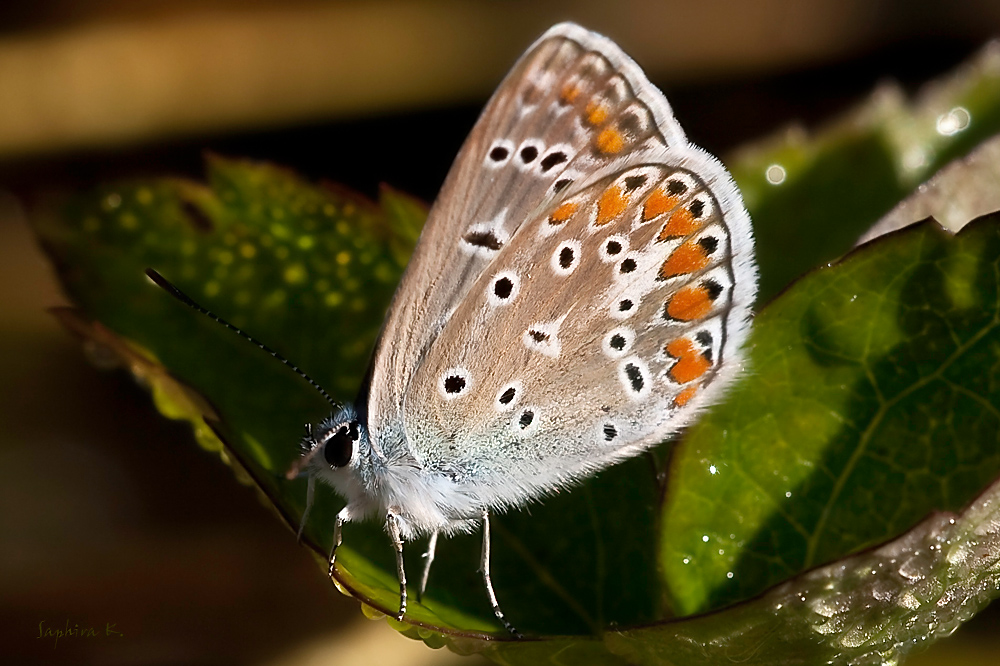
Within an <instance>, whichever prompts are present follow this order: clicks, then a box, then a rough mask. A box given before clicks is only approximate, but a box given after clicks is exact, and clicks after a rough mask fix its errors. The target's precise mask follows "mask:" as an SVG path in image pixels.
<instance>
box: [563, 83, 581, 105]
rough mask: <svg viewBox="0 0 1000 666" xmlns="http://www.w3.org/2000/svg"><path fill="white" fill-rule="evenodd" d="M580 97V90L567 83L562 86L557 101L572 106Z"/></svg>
mask: <svg viewBox="0 0 1000 666" xmlns="http://www.w3.org/2000/svg"><path fill="white" fill-rule="evenodd" d="M579 96H580V88H579V87H577V86H575V85H573V84H572V83H567V84H566V85H565V86H563V89H562V92H560V93H559V99H561V100H562V101H564V102H566V103H567V104H572V103H573V102H574V101H576V98H577V97H579Z"/></svg>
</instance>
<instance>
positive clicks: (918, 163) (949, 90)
mask: <svg viewBox="0 0 1000 666" xmlns="http://www.w3.org/2000/svg"><path fill="white" fill-rule="evenodd" d="M998 132H1000V67H997V57H996V48H995V46H987V47H986V48H984V49H983V50H982V52H981V53H979V54H978V55H977V56H975V57H974V58H973V59H972V60H970V62H968V63H967V64H965V65H963V66H962V67H960V68H959V69H958V70H957V71H956V72H954V73H953V74H951V75H949V76H947V77H944V78H942V79H941V80H940V81H936V82H934V83H932V84H930V85H928V86H926V87H925V89H924V91H923V92H922V93H921V94H920V96H919V97H918V98H917V99H916V100H914V101H913V102H912V103H911V102H910V101H908V100H907V99H906V98H905V97H904V96H903V94H902V93H901V92H900V91H899V90H898V89H896V88H894V87H893V86H891V85H888V84H887V85H883V86H882V87H881V88H880V89H879V90H877V91H876V92H875V93H874V94H873V95H872V96H871V97H870V98H869V100H868V101H867V102H865V103H864V104H862V105H861V106H859V107H858V108H856V109H854V110H853V111H851V112H849V113H847V114H845V115H844V116H842V117H840V118H837V119H834V120H832V121H830V123H829V124H827V125H826V126H824V127H823V128H821V129H820V130H818V131H815V132H813V133H809V132H807V131H806V130H805V129H804V128H801V127H790V128H784V129H782V130H781V131H779V132H777V133H776V134H775V135H774V136H773V137H770V138H767V139H764V140H762V141H759V142H756V143H754V144H752V145H749V146H745V147H743V148H741V149H740V150H738V151H737V152H736V153H735V154H734V155H732V156H731V157H730V158H728V159H726V160H724V161H725V162H726V164H727V165H728V166H729V168H730V169H731V170H732V173H733V177H734V178H735V179H736V182H737V184H738V185H739V187H740V190H741V192H742V193H743V197H744V200H745V201H746V204H747V208H748V209H749V210H750V214H751V218H752V219H753V226H754V234H755V236H756V238H757V260H758V263H759V265H760V292H759V296H758V302H760V303H766V302H768V301H770V300H771V299H772V298H774V296H775V295H776V294H777V293H778V292H780V291H781V290H782V289H784V288H785V287H786V286H787V285H788V284H789V283H791V282H792V281H793V280H794V279H795V278H797V277H799V276H800V275H802V274H804V273H806V272H807V271H809V270H812V269H813V268H814V267H816V266H820V265H822V264H824V263H827V262H829V261H832V260H834V259H836V258H837V257H840V256H841V255H843V254H844V253H845V252H847V251H848V250H849V249H850V248H851V247H852V246H853V245H854V243H855V241H856V240H857V239H858V238H859V237H860V236H861V235H862V233H864V232H865V231H866V230H867V229H868V228H869V227H871V226H872V225H873V224H874V223H875V221H876V220H878V219H879V218H881V217H882V216H883V215H885V214H886V213H887V212H888V211H889V210H890V209H891V208H892V207H893V206H895V205H896V204H897V203H898V202H899V201H900V200H901V199H902V198H903V197H904V196H906V195H907V194H909V193H910V192H912V191H913V190H914V189H915V188H916V187H917V185H919V184H920V183H922V182H923V181H925V180H926V179H927V178H929V177H930V176H931V175H932V174H934V173H935V172H937V171H938V169H940V168H941V167H943V166H944V165H945V164H947V163H948V162H950V161H951V160H953V159H955V158H957V157H960V156H962V155H965V154H966V153H967V152H969V151H970V150H971V149H972V148H974V147H975V146H977V145H979V144H980V143H981V142H982V141H984V140H985V139H987V138H988V137H990V136H993V135H994V134H996V133H998Z"/></svg>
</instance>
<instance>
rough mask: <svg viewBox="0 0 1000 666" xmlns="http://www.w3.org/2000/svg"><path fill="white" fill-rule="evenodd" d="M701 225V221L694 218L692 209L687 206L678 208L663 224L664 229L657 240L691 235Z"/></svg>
mask: <svg viewBox="0 0 1000 666" xmlns="http://www.w3.org/2000/svg"><path fill="white" fill-rule="evenodd" d="M700 227H701V223H700V222H698V220H696V219H694V216H693V215H691V211H689V210H688V209H687V208H678V209H677V210H675V211H674V212H673V214H672V215H671V216H670V219H669V220H667V223H666V224H665V225H663V229H661V230H660V235H659V236H657V237H656V240H659V241H665V240H670V239H671V238H682V237H684V236H690V235H691V234H693V233H694V232H696V231H698V229H699V228H700Z"/></svg>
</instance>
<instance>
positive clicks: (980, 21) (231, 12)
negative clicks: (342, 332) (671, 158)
mask: <svg viewBox="0 0 1000 666" xmlns="http://www.w3.org/2000/svg"><path fill="white" fill-rule="evenodd" d="M566 19H571V20H575V21H577V22H580V23H582V24H583V25H585V26H587V27H589V28H592V29H595V30H598V31H600V32H603V33H605V34H607V35H609V36H610V37H612V38H613V39H615V40H616V41H617V42H618V43H619V44H620V45H621V46H622V47H623V48H624V49H625V50H626V51H627V52H629V53H630V54H631V55H633V57H635V58H636V59H637V60H638V62H639V63H640V64H641V65H642V66H643V67H644V68H645V69H646V71H647V73H648V74H649V76H650V78H651V79H652V80H653V81H654V82H655V83H657V84H658V85H659V86H660V87H661V88H663V89H664V91H665V92H666V93H667V96H668V97H669V99H670V100H671V103H672V104H673V107H674V110H675V112H676V114H677V116H678V118H679V120H680V122H681V123H682V124H683V125H684V127H685V128H686V129H687V132H688V135H689V137H690V138H691V139H692V140H693V141H694V142H695V143H698V144H700V145H702V146H704V147H705V148H707V149H708V150H710V151H711V152H714V153H716V154H720V155H722V156H723V157H725V155H726V154H727V153H728V152H731V151H732V150H733V149H735V148H736V147H737V146H739V145H740V144H742V143H743V142H746V141H749V140H753V139H756V138H759V137H761V136H763V135H766V134H768V133H773V132H775V131H778V130H780V129H781V128H782V127H784V126H785V125H787V124H788V123H793V122H794V123H800V124H804V125H805V126H806V127H807V128H815V127H818V126H821V125H822V123H823V121H824V120H825V119H828V118H831V117H833V116H834V115H836V114H837V113H838V112H839V111H841V110H844V109H847V108H849V107H850V106H851V105H853V104H856V103H858V102H859V101H860V100H862V99H863V98H864V97H865V95H866V94H867V93H869V92H870V91H871V90H872V88H873V87H874V86H875V85H877V84H878V83H879V82H881V81H883V80H886V79H891V80H894V81H896V82H898V83H899V84H901V85H902V87H903V89H904V90H906V91H908V92H913V91H915V90H916V89H917V88H918V87H919V84H920V83H921V82H923V81H926V80H927V79H929V78H932V77H935V76H938V75H940V74H942V73H945V72H947V71H948V70H949V69H951V68H953V67H954V66H955V65H957V64H958V63H960V62H962V61H963V60H964V59H966V58H967V57H968V56H970V55H971V54H973V53H974V52H976V51H977V50H978V49H980V48H981V47H982V46H983V45H984V44H985V43H986V42H987V41H988V40H989V39H990V38H992V37H994V36H995V35H1000V3H998V2H996V1H995V0H992V1H991V0H965V1H956V2H949V3H942V2H929V1H917V0H883V1H881V2H879V1H872V0H810V1H804V0H757V1H747V0H699V1H698V2H673V1H668V2H653V1H651V0H628V1H625V2H607V1H606V0H605V1H600V2H598V1H594V2H588V1H580V2H550V3H542V2H527V1H522V2H515V1H511V2H491V3H478V2H458V1H440V2H430V1H423V2H421V1H416V0H414V1H409V2H405V1H399V2H329V1H328V2H319V1H311V2H310V1H305V0H298V1H295V2H287V1H286V2H279V1H278V0H204V1H199V2H196V1H194V0H145V1H143V2H136V1H135V0H104V1H98V0H90V1H88V0H75V1H74V0H47V1H45V0H34V1H32V2H27V1H22V0H4V2H2V3H0V308H2V309H0V398H2V399H0V659H2V660H3V661H4V662H5V663H60V664H61V663H86V664H119V663H134V664H158V663H262V664H310V663H338V664H340V665H342V666H347V665H349V664H354V663H372V662H375V661H377V660H392V661H393V663H407V664H422V663H426V664H444V663H449V662H450V663H456V662H457V661H458V660H459V658H458V657H456V656H454V655H451V654H450V653H447V652H446V651H436V652H435V651H431V650H429V649H427V648H425V647H424V646H423V645H422V644H419V643H417V642H414V641H409V640H407V639H405V638H402V637H400V636H398V635H397V634H396V633H395V632H393V631H392V630H390V629H389V628H388V627H386V626H384V623H372V622H368V621H367V620H364V619H363V618H362V616H361V614H360V613H358V611H357V604H356V603H355V602H353V601H351V600H349V599H347V598H345V597H342V596H341V595H339V594H338V593H337V592H336V591H335V590H333V588H332V587H331V586H330V585H329V584H328V583H327V581H326V579H325V576H323V574H322V571H321V570H320V568H319V567H318V566H317V565H316V563H315V562H314V560H313V559H312V558H311V557H310V556H309V555H308V554H307V552H306V551H305V550H304V549H301V548H298V547H297V546H296V543H295V538H294V535H292V534H291V533H289V532H288V531H287V529H286V528H285V527H284V526H283V525H282V524H281V523H280V522H279V521H278V520H276V519H275V518H274V517H273V516H272V515H271V514H270V513H269V512H268V510H267V509H265V508H264V507H263V506H262V505H261V504H260V503H259V502H258V501H257V499H256V497H255V495H254V493H253V492H252V491H251V490H249V489H247V488H244V487H241V486H239V485H238V484H236V483H235V482H234V479H233V476H232V474H231V473H230V471H229V470H228V469H226V468H225V467H224V466H223V465H222V464H220V462H219V461H218V459H217V457H215V456H212V455H209V454H205V453H204V452H202V451H201V450H200V449H199V448H198V447H197V446H195V445H194V443H193V440H192V438H191V436H190V433H189V428H188V427H187V426H186V425H183V424H179V423H172V422H169V421H167V420H166V419H164V418H162V417H160V416H159V415H158V414H157V413H156V412H155V410H154V409H153V407H152V406H151V403H150V400H149V398H148V396H147V394H146V393H145V392H144V391H143V390H142V389H141V388H139V387H138V386H136V385H135V384H134V383H133V382H132V381H131V379H130V378H128V377H127V376H125V375H124V374H123V373H101V372H99V371H98V370H96V369H94V368H93V367H92V366H91V365H89V364H88V363H87V361H86V359H85V356H84V354H83V353H82V351H81V349H80V348H79V346H78V345H77V344H76V343H75V342H74V340H72V339H71V338H70V336H69V335H68V334H66V333H65V332H64V331H63V330H61V329H60V328H59V327H58V326H57V325H56V322H55V320H54V319H53V318H52V317H51V316H50V315H49V314H48V313H47V312H46V311H45V308H47V307H49V306H53V305H58V304H61V303H64V302H65V301H64V298H63V297H62V296H61V294H60V293H59V289H58V286H57V285H56V283H55V281H54V278H53V275H52V271H51V270H50V269H49V267H48V266H47V265H46V262H45V259H44V257H43V255H42V254H41V253H40V251H39V250H38V249H37V248H36V246H35V245H34V242H33V239H32V236H31V234H30V232H29V230H28V227H27V224H26V217H27V216H28V215H29V214H30V211H31V209H32V207H33V206H35V205H38V204H39V203H44V202H45V201H47V200H48V199H49V198H51V197H52V196H55V195H58V194H60V193H64V192H67V191H74V190H79V189H82V188H86V187H88V186H90V185H92V184H94V183H98V182H102V181H106V180H109V179H115V178H120V177H133V176H137V175H160V174H172V175H187V176H191V177H199V175H200V174H201V171H202V158H203V154H204V152H205V151H206V150H209V151H215V152H219V153H222V154H226V155H231V156H247V157H253V158H259V159H266V160H270V161H274V162H277V163H280V164H284V165H287V166H289V167H292V168H294V169H296V170H299V171H300V172H302V173H304V174H306V175H307V176H309V177H311V178H316V179H329V180H333V181H339V182H342V183H346V184H348V185H350V186H351V187H354V188H356V189H358V190H360V191H361V192H363V193H366V194H369V195H374V194H375V193H376V191H377V188H378V185H379V183H380V182H386V183H389V184H391V185H393V186H395V187H397V188H400V189H402V190H405V191H408V192H411V193H413V194H416V195H418V196H420V197H422V198H424V199H427V200H431V199H433V197H434V196H435V193H436V191H437V188H438V187H439V185H440V183H441V181H442V180H443V178H444V175H445V173H446V171H447V169H448V167H449V165H450V163H451V160H452V158H453V157H454V155H455V153H456V151H457V150H458V148H459V146H460V144H461V142H462V140H463V138H464V137H465V135H466V133H467V132H468V130H469V129H470V128H471V126H472V124H473V123H474V121H475V119H476V116H477V114H478V111H479V109H480V108H481V106H482V104H483V103H484V102H485V100H486V98H487V97H488V95H489V94H490V92H491V91H492V89H493V87H494V86H495V85H496V84H497V83H498V82H499V80H500V78H501V77H502V76H503V74H504V72H505V71H506V69H507V68H508V67H509V66H510V64H511V63H512V62H513V61H514V59H515V58H516V57H517V56H518V55H519V54H520V52H521V51H522V50H523V49H524V48H525V47H527V46H528V45H529V44H530V43H531V41H532V40H534V39H535V38H536V37H537V36H538V35H539V34H540V33H541V32H543V31H544V30H545V29H546V28H547V27H549V26H550V25H551V24H552V23H555V22H557V21H560V20H566ZM442 547H447V544H443V546H442ZM470 566H473V564H470ZM994 606H996V604H995V605H994ZM67 622H68V623H69V626H70V627H71V628H72V627H74V626H77V625H78V626H79V627H80V628H81V629H85V628H88V627H94V628H96V629H98V630H99V631H101V632H102V633H103V632H105V631H106V625H107V624H109V623H110V624H113V625H114V628H115V629H116V630H117V631H119V632H121V633H122V634H123V635H122V636H120V637H119V636H111V637H108V636H103V635H102V636H101V637H99V638H87V639H85V638H67V639H64V640H63V641H61V642H59V643H58V644H57V645H55V644H54V641H52V640H51V639H39V638H38V635H39V623H45V624H44V626H46V627H52V628H65V624H66V623H67ZM998 629H1000V612H998V611H997V610H987V611H986V612H985V613H983V614H981V615H980V616H979V617H977V618H976V619H975V620H973V621H972V622H971V623H970V624H969V625H967V626H966V627H964V628H963V629H962V630H960V631H959V633H958V634H957V635H956V636H954V637H952V638H951V639H949V640H947V641H944V642H941V643H938V644H937V645H935V646H934V647H933V648H932V649H931V650H930V651H928V652H926V653H924V654H921V655H917V656H916V657H915V658H913V659H911V660H910V661H909V662H907V663H912V664H923V663H942V662H944V663H949V664H959V665H961V664H995V663H996V654H997V649H998V648H1000V642H998V640H997V638H996V634H997V630H998ZM466 663H475V662H466Z"/></svg>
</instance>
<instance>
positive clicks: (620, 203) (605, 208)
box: [597, 187, 628, 226]
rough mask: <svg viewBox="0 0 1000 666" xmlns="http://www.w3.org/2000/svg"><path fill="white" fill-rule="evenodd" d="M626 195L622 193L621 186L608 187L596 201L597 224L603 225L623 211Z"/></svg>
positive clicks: (625, 204)
mask: <svg viewBox="0 0 1000 666" xmlns="http://www.w3.org/2000/svg"><path fill="white" fill-rule="evenodd" d="M627 205H628V197H626V196H624V195H623V194H622V191H621V188H618V187H609V188H608V189H606V190H604V194H602V195H601V198H600V199H599V200H598V201H597V224H598V225H599V226H603V225H605V224H607V223H608V222H610V221H611V220H613V219H615V218H616V217H618V216H619V215H621V214H622V213H624V212H625V207H626V206H627Z"/></svg>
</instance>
